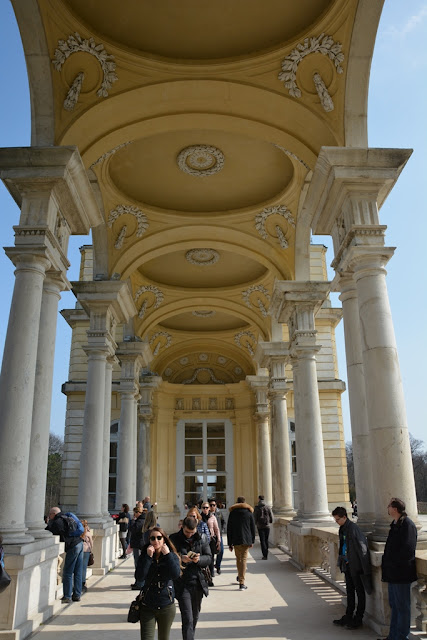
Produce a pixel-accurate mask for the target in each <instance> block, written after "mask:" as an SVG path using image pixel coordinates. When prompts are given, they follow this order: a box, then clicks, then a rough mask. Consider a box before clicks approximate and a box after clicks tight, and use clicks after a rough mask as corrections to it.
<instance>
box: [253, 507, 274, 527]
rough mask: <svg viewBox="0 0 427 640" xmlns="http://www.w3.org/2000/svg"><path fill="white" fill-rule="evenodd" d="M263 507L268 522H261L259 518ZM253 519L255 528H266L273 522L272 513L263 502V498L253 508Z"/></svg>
mask: <svg viewBox="0 0 427 640" xmlns="http://www.w3.org/2000/svg"><path fill="white" fill-rule="evenodd" d="M263 507H265V508H266V509H267V518H268V524H261V523H260V521H259V519H260V518H261V514H262V508H263ZM254 519H255V525H256V527H257V529H267V527H269V526H270V524H272V522H273V513H272V511H271V509H270V507H269V506H268V505H266V504H265V502H264V500H260V501H259V502H258V504H257V505H256V507H255V509H254Z"/></svg>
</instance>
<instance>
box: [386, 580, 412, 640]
mask: <svg viewBox="0 0 427 640" xmlns="http://www.w3.org/2000/svg"><path fill="white" fill-rule="evenodd" d="M388 601H389V604H390V609H391V619H390V631H389V633H388V638H389V640H407V639H408V636H409V630H410V627H411V585H410V584H396V583H394V582H393V583H392V582H389V585H388Z"/></svg>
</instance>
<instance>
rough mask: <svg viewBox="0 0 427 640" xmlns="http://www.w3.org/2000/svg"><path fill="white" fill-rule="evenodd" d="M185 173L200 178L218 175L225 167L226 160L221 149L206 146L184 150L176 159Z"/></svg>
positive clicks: (195, 146)
mask: <svg viewBox="0 0 427 640" xmlns="http://www.w3.org/2000/svg"><path fill="white" fill-rule="evenodd" d="M176 161H177V163H178V167H179V168H180V169H181V171H184V173H188V174H190V176H196V177H198V178H206V177H208V176H212V175H213V174H214V173H218V171H221V169H222V168H223V166H224V162H225V158H224V154H223V153H222V151H221V150H220V149H217V148H216V147H210V146H208V145H205V144H199V145H193V146H191V147H185V149H182V150H181V151H180V152H179V154H178V156H177V159H176Z"/></svg>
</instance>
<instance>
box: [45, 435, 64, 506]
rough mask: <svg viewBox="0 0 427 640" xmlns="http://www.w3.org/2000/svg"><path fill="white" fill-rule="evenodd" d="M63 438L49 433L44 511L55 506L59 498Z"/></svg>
mask: <svg viewBox="0 0 427 640" xmlns="http://www.w3.org/2000/svg"><path fill="white" fill-rule="evenodd" d="M63 452H64V440H63V439H62V438H61V437H60V436H57V435H56V434H54V433H50V434H49V452H48V458H47V478H46V500H45V513H48V511H49V509H50V508H51V507H56V506H57V505H58V504H59V503H60V500H61V472H62V455H63Z"/></svg>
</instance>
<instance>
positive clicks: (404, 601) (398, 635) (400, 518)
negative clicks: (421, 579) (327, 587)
mask: <svg viewBox="0 0 427 640" xmlns="http://www.w3.org/2000/svg"><path fill="white" fill-rule="evenodd" d="M387 508H388V515H389V516H391V517H392V518H393V521H392V523H391V525H390V531H389V534H388V538H387V542H386V545H385V549H384V555H383V559H382V580H383V582H388V600H389V604H390V608H391V619H390V631H389V634H388V638H389V640H403V639H404V638H408V636H409V629H410V626H411V582H414V581H415V580H416V579H417V570H416V566H415V549H416V546H417V528H416V526H415V524H414V523H413V522H412V520H411V519H410V518H408V516H407V514H406V512H405V503H404V502H403V500H400V498H392V499H391V500H390V502H389V504H388V507H387Z"/></svg>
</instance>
